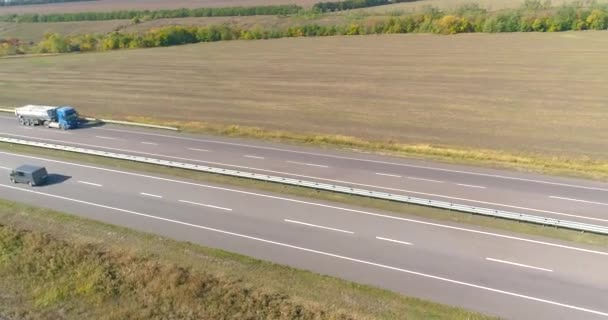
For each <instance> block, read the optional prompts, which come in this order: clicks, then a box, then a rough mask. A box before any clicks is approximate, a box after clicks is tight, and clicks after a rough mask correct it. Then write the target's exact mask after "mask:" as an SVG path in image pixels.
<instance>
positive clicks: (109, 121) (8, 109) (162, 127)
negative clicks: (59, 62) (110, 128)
mask: <svg viewBox="0 0 608 320" xmlns="http://www.w3.org/2000/svg"><path fill="white" fill-rule="evenodd" d="M0 112H10V113H14V112H15V109H14V108H0ZM85 119H86V120H87V121H98V122H101V123H111V124H119V125H125V126H133V127H144V128H153V129H163V130H171V131H179V129H178V128H174V127H167V126H159V125H155V124H146V123H138V122H129V121H119V120H110V119H96V118H85Z"/></svg>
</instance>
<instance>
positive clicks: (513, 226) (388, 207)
mask: <svg viewBox="0 0 608 320" xmlns="http://www.w3.org/2000/svg"><path fill="white" fill-rule="evenodd" d="M0 151H6V152H14V153H19V154H30V155H38V156H43V157H46V158H50V159H59V160H69V161H74V162H79V163H87V164H96V165H100V166H104V167H110V168H119V169H124V170H135V171H139V172H147V173H151V174H157V175H165V176H174V177H178V178H183V179H187V180H196V181H202V182H206V183H219V184H223V185H230V186H236V187H242V188H248V189H257V190H263V191H269V192H275V193H282V194H286V195H291V196H297V197H304V198H311V199H318V200H323V201H331V202H335V203H341V204H343V205H346V206H357V207H359V208H361V207H363V208H369V209H373V210H376V211H377V210H382V211H383V212H384V213H386V214H388V215H398V216H406V217H410V218H413V217H416V216H418V217H422V218H431V219H433V220H439V221H446V222H448V223H462V224H469V225H473V226H480V227H483V228H488V229H494V231H496V230H499V231H500V230H502V231H507V232H513V233H520V234H526V235H531V236H541V237H547V238H554V239H558V240H565V241H570V242H575V243H581V244H586V245H594V246H599V247H608V237H607V236H603V235H598V234H593V233H585V232H579V231H573V230H567V229H560V228H555V227H548V226H541V225H535V224H531V223H522V222H516V221H511V220H505V219H497V218H492V217H485V216H479V215H474V214H469V213H462V212H455V211H448V210H442V209H435V208H429V207H424V206H417V205H408V204H403V203H398V202H392V201H386V200H379V199H372V198H366V197H359V196H351V195H347V194H341V193H333V192H328V191H318V190H313V189H309V188H302V187H295V186H287V185H282V184H276V183H270V182H263V181H256V180H249V179H243V178H236V177H229V176H223V175H217V174H209V173H203V172H196V171H191V170H185V169H177V168H169V167H163V166H157V165H151V164H144V163H137V162H131V161H125V160H118V159H110V158H104V157H97V156H89V155H83V154H77V153H72V152H63V151H57V150H49V149H42V148H35V147H28V146H21V145H12V144H7V143H1V142H0Z"/></svg>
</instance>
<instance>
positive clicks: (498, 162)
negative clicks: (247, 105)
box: [121, 116, 608, 181]
mask: <svg viewBox="0 0 608 320" xmlns="http://www.w3.org/2000/svg"><path fill="white" fill-rule="evenodd" d="M121 120H122V119H121ZM124 120H126V121H133V122H139V123H145V124H153V125H162V126H169V127H176V128H179V129H180V130H181V131H184V132H190V133H205V134H214V135H222V136H230V137H241V138H255V139H261V140H270V141H277V142H287V143H294V144H299V145H309V146H317V147H333V148H341V149H348V150H357V151H366V152H373V153H376V154H385V155H393V156H401V157H409V158H418V159H429V160H436V161H441V162H445V163H456V164H466V165H475V166H485V167H491V168H506V169H515V170H518V171H523V172H535V173H542V174H549V175H557V176H565V177H576V178H586V179H593V180H601V181H608V162H606V161H601V160H596V159H592V158H589V157H584V156H583V157H579V158H572V157H565V156H563V157H559V156H542V155H538V154H531V153H519V154H514V153H510V152H506V151H500V150H490V149H481V148H454V147H444V146H437V145H430V144H405V143H399V142H395V141H372V140H365V139H361V138H356V137H352V136H343V135H308V134H300V133H293V132H288V131H280V130H266V129H262V128H258V127H247V126H239V125H216V124H209V123H204V122H184V121H162V120H155V119H150V118H145V117H133V116H127V117H124Z"/></svg>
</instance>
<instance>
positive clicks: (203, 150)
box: [188, 148, 209, 152]
mask: <svg viewBox="0 0 608 320" xmlns="http://www.w3.org/2000/svg"><path fill="white" fill-rule="evenodd" d="M188 150H192V151H200V152H209V150H205V149H197V148H188Z"/></svg>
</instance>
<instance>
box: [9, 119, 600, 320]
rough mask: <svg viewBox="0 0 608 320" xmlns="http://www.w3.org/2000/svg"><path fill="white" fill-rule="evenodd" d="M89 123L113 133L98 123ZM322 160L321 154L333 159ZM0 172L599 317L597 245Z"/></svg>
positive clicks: (484, 297) (407, 280) (99, 201)
mask: <svg viewBox="0 0 608 320" xmlns="http://www.w3.org/2000/svg"><path fill="white" fill-rule="evenodd" d="M3 129H5V127H3ZM35 132H36V131H35V130H31V132H27V134H28V135H33V134H34V133H35ZM83 132H84V131H83ZM91 132H93V131H92V130H91ZM109 133H110V134H113V131H110V132H109ZM118 133H119V134H120V135H124V134H125V133H124V132H120V131H119V132H118ZM93 134H98V135H101V134H106V135H110V134H108V133H107V132H106V131H99V130H96V131H95V132H93ZM57 135H58V136H59V135H61V134H57ZM79 135H80V132H74V134H73V135H72V134H69V135H68V134H65V138H70V139H72V138H74V139H77V137H78V136H79ZM47 136H49V137H50V136H52V134H51V133H49V134H48V135H47ZM63 138H64V136H60V137H58V140H61V139H63ZM100 139H101V138H100ZM154 139H157V140H154V141H148V140H150V139H146V141H145V142H155V143H158V145H156V146H155V147H156V148H158V149H159V150H161V149H164V148H162V147H161V141H160V139H171V138H163V137H156V138H154ZM108 141H112V140H108ZM170 141H172V140H170ZM119 143H125V141H122V142H121V141H120V140H119ZM131 143H134V142H131ZM166 144H167V147H171V148H176V145H178V143H175V144H173V145H172V144H171V143H169V142H166ZM144 146H145V145H144ZM199 147H200V146H199ZM144 148H145V147H144ZM172 150H173V149H172ZM216 152H217V151H216ZM272 152H277V151H272ZM250 153H251V152H250ZM260 154H261V152H260V153H257V154H256V156H257V155H260ZM263 155H264V156H268V154H266V153H264V154H263ZM235 158H237V157H236V156H235ZM315 159H316V160H319V159H317V158H315ZM309 160H313V159H309ZM326 160H327V162H326V164H327V165H332V164H333V162H334V161H339V160H338V159H334V158H327V159H326ZM23 163H33V164H40V165H44V166H46V167H47V168H48V171H49V173H50V174H51V179H50V183H49V185H47V186H41V187H34V188H30V187H28V186H26V185H14V184H11V183H10V182H9V180H8V171H9V170H10V168H13V167H16V166H18V165H20V164H23ZM356 165H358V164H356V163H355V164H353V166H356ZM374 165H375V164H374ZM370 166H373V165H370ZM348 170H355V169H352V168H351V169H348ZM402 170H404V171H403V172H405V170H410V169H407V168H406V169H402ZM361 171H363V170H361ZM400 172H402V171H400ZM2 176H3V177H4V178H0V195H1V197H2V198H8V199H12V200H16V201H21V202H25V203H30V204H34V205H39V206H43V207H49V208H53V209H57V210H61V211H64V212H70V213H73V214H76V215H80V216H84V217H87V218H91V219H96V220H100V221H104V222H108V223H112V224H116V225H122V226H125V227H129V228H133V229H137V230H142V231H146V232H152V233H157V234H160V235H164V236H168V237H171V238H175V239H178V240H186V241H191V242H194V243H199V244H202V245H205V246H210V247H215V248H221V249H225V250H228V251H232V252H238V253H242V254H246V255H249V256H253V257H256V258H260V259H265V260H270V261H273V262H276V263H280V264H286V265H290V266H293V267H298V268H302V269H307V270H311V271H315V272H319V273H323V274H328V275H333V276H337V277H341V278H344V279H348V280H353V281H357V282H360V283H364V284H371V285H375V286H379V287H383V288H386V289H390V290H393V291H397V292H400V293H404V294H406V295H410V296H415V297H419V298H423V299H428V300H432V301H436V302H440V303H445V304H450V305H456V306H460V307H464V308H467V309H470V310H475V311H479V312H483V313H486V314H491V315H498V316H501V317H504V318H510V319H607V318H608V276H606V270H608V251H606V250H604V249H598V248H592V247H585V246H580V245H574V244H568V243H562V242H559V241H556V240H547V239H541V238H534V237H530V236H521V235H516V234H508V233H505V232H502V231H500V232H497V231H493V230H490V229H483V228H478V227H472V226H466V225H458V224H454V223H446V222H437V221H432V220H429V219H423V218H417V217H406V216H394V215H391V214H390V213H385V212H381V211H374V210H367V209H359V208H355V207H348V206H342V205H336V204H332V203H327V202H319V201H315V200H309V199H298V198H293V197H289V196H283V195H279V194H270V193H264V192H257V191H252V190H245V189H239V188H234V187H225V186H220V185H211V184H203V183H197V182H192V181H183V180H176V179H175V178H171V177H162V176H151V175H146V174H140V173H135V172H126V171H120V170H115V169H108V168H100V167H94V166H89V165H83V164H76V163H71V162H65V161H56V160H49V159H44V158H41V157H32V156H25V155H18V154H11V153H6V152H0V177H2ZM469 178H470V177H469ZM484 181H485V182H490V181H493V180H491V179H488V180H484ZM495 182H496V181H495ZM446 183H448V182H446ZM502 183H503V184H508V183H507V182H505V181H503V182H502ZM515 183H521V184H525V183H529V182H517V181H515ZM500 184H501V183H496V184H495V186H498V185H500ZM487 187H488V188H490V187H491V186H490V185H489V184H488V185H487ZM540 188H542V189H544V188H562V187H558V186H551V185H547V186H545V185H541V187H540ZM593 192H597V191H593Z"/></svg>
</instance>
